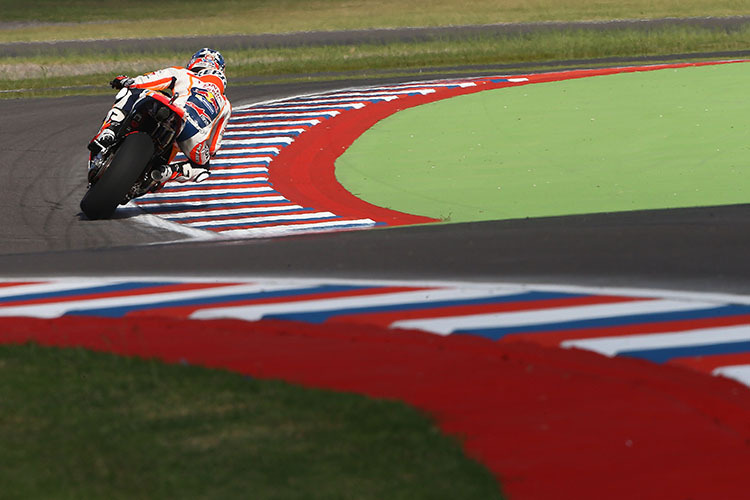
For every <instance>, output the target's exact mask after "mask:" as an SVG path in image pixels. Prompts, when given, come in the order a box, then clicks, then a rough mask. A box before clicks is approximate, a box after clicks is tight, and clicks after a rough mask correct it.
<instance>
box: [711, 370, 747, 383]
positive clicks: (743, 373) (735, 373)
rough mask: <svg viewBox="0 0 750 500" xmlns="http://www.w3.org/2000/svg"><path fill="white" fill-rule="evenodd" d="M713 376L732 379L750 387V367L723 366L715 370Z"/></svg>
mask: <svg viewBox="0 0 750 500" xmlns="http://www.w3.org/2000/svg"><path fill="white" fill-rule="evenodd" d="M712 374H713V375H720V376H722V377H726V378H731V379H734V380H736V381H737V382H739V383H741V384H745V385H747V386H750V365H733V366H721V367H719V368H716V369H714V371H713V372H712Z"/></svg>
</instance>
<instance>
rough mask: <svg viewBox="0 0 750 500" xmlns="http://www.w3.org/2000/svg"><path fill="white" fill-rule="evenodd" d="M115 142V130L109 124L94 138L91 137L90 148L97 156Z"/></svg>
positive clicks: (93, 154)
mask: <svg viewBox="0 0 750 500" xmlns="http://www.w3.org/2000/svg"><path fill="white" fill-rule="evenodd" d="M114 142H115V131H114V130H112V128H111V127H110V126H109V124H107V126H105V127H103V128H102V129H101V130H100V131H99V133H98V134H96V135H95V136H94V138H93V139H91V142H89V145H88V148H89V151H91V155H92V156H96V155H97V154H99V153H100V152H101V151H102V150H103V149H105V148H108V147H109V146H111V145H112V144H114Z"/></svg>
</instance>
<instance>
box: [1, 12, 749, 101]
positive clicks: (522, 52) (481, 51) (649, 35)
mask: <svg viewBox="0 0 750 500" xmlns="http://www.w3.org/2000/svg"><path fill="white" fill-rule="evenodd" d="M748 47H750V24H748V26H747V27H745V28H743V29H739V30H735V31H729V32H728V31H724V30H716V29H708V28H686V27H669V28H663V29H659V30H654V31H650V32H637V31H633V30H613V31H607V32H591V31H580V30H579V31H573V32H560V33H536V34H525V35H516V36H503V37H491V36H483V37H474V38H467V39H461V40H448V39H445V40H434V41H429V42H419V43H390V44H365V45H343V46H339V45H333V46H315V47H299V48H269V49H264V50H257V49H252V50H251V49H247V50H227V51H224V55H225V57H226V59H227V67H228V77H229V80H230V86H231V85H232V84H233V83H235V84H236V83H237V82H238V81H240V82H242V81H243V80H244V81H245V82H246V83H247V82H251V81H253V80H262V81H267V80H268V79H269V77H272V78H274V79H284V78H290V75H295V76H296V77H297V78H303V77H310V76H311V75H313V76H314V75H316V74H321V73H323V74H325V75H324V76H325V77H331V73H346V74H347V75H351V74H352V73H357V75H358V76H360V77H363V78H364V77H368V76H373V75H375V74H377V73H378V72H380V71H403V72H405V73H414V72H419V71H421V70H424V69H425V68H433V69H439V68H448V67H452V66H465V65H499V64H513V63H520V62H524V63H527V62H539V63H543V62H546V61H561V60H568V59H590V58H607V57H628V56H634V55H638V56H647V55H648V56H653V55H663V54H675V53H696V52H711V51H727V50H743V49H747V48H748ZM185 57H186V56H185V54H182V53H176V52H171V53H170V52H161V53H160V52H154V53H152V54H147V55H144V54H129V53H124V52H103V53H94V54H91V53H70V54H68V55H66V56H60V55H44V54H39V55H36V56H32V57H28V58H24V59H23V60H22V61H19V60H18V59H17V58H11V57H4V58H0V90H5V91H8V90H17V89H28V90H26V91H25V93H26V94H28V93H29V92H44V91H45V90H57V91H58V92H60V91H62V92H65V93H91V92H92V90H93V89H98V90H101V91H106V90H107V88H106V83H105V82H107V81H109V80H110V79H111V77H112V75H115V74H131V75H135V74H140V73H144V72H146V71H150V70H152V69H156V68H159V67H164V66H169V65H174V64H184V59H185ZM60 89H62V90H60ZM16 94H17V92H5V93H4V95H5V96H15V95H16Z"/></svg>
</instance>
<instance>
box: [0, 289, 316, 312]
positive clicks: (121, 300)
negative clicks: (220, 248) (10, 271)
mask: <svg viewBox="0 0 750 500" xmlns="http://www.w3.org/2000/svg"><path fill="white" fill-rule="evenodd" d="M309 286H313V285H304V286H299V285H295V284H293V283H291V284H284V285H258V284H243V285H231V284H228V285H227V286H221V287H217V288H202V289H199V290H186V291H180V292H166V293H151V294H149V293H145V294H143V295H128V296H122V297H106V298H101V299H86V300H74V301H69V302H53V303H49V304H30V305H26V306H15V307H13V306H8V307H0V316H27V317H33V318H56V317H59V316H62V315H63V314H65V313H67V312H70V311H76V310H81V309H100V308H106V307H123V306H137V305H148V304H155V303H158V302H166V301H172V300H189V299H196V298H202V297H221V296H223V295H235V294H245V293H246V294H251V293H258V292H265V291H269V290H284V289H291V288H308V287H309Z"/></svg>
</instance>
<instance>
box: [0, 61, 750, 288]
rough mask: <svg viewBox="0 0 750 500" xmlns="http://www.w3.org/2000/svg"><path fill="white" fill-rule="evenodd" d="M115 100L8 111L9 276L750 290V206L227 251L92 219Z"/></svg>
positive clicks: (345, 235)
mask: <svg viewBox="0 0 750 500" xmlns="http://www.w3.org/2000/svg"><path fill="white" fill-rule="evenodd" d="M453 76H455V75H453ZM403 80H404V79H403V78H402V79H398V80H396V79H385V80H380V81H377V82H375V81H370V82H362V81H361V80H357V81H352V82H341V81H338V82H335V83H325V82H324V83H314V84H312V83H308V84H294V85H292V84H290V85H273V86H246V87H233V88H231V89H230V92H229V97H230V99H231V100H232V102H233V103H235V104H238V105H239V104H247V103H252V102H259V101H264V100H268V99H272V98H280V97H285V96H289V95H296V94H301V93H308V92H313V91H321V90H329V89H337V88H347V87H351V86H361V85H364V84H369V83H373V84H375V83H377V84H381V83H391V82H394V81H403ZM111 102H112V98H110V97H106V96H105V97H67V98H55V99H34V100H6V101H0V115H2V116H3V117H4V118H5V119H4V120H3V122H2V125H0V151H1V152H2V155H1V156H0V190H1V194H0V210H2V214H3V222H2V225H1V226H0V228H1V230H0V235H1V237H2V243H1V244H0V276H3V277H18V276H26V277H31V276H64V275H79V276H87V275H146V276H147V275H183V276H184V275H195V276H223V277H226V276H237V275H246V276H253V275H255V276H298V277H321V276H325V277H328V278H354V277H356V278H378V279H384V278H394V279H396V278H397V279H409V278H415V279H417V278H418V279H440V280H445V279H460V280H476V281H509V282H529V283H555V284H586V285H602V286H605V285H606V286H629V287H647V288H664V289H682V290H700V291H722V292H736V293H746V292H748V291H750V280H749V279H748V278H750V264H748V259H747V249H748V248H750V205H739V206H727V207H706V208H690V209H680V210H658V211H643V212H627V213H612V214H592V215H582V216H566V217H552V218H542V219H528V220H526V219H524V220H512V221H499V222H481V223H467V224H445V225H426V226H412V227H400V228H389V229H377V230H369V231H355V232H342V233H331V234H318V235H305V236H295V237H285V238H273V239H253V240H234V241H223V242H221V241H220V242H216V241H210V242H209V241H185V235H184V234H181V233H175V232H172V231H170V230H167V229H159V228H156V227H153V226H150V225H146V224H143V223H142V222H139V221H138V220H137V218H133V217H132V216H131V215H128V214H126V215H125V216H122V217H120V218H117V219H114V220H108V221H89V220H86V219H85V218H84V217H83V216H82V215H81V214H80V210H79V208H78V203H79V201H80V199H81V197H82V196H83V193H84V191H85V188H86V180H85V160H86V156H87V152H86V149H85V144H86V143H87V141H88V140H89V139H90V137H91V136H92V135H93V134H94V132H95V131H96V129H97V128H98V124H99V123H100V120H101V117H102V115H103V113H104V112H106V110H107V109H108V107H109V105H110V104H111Z"/></svg>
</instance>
